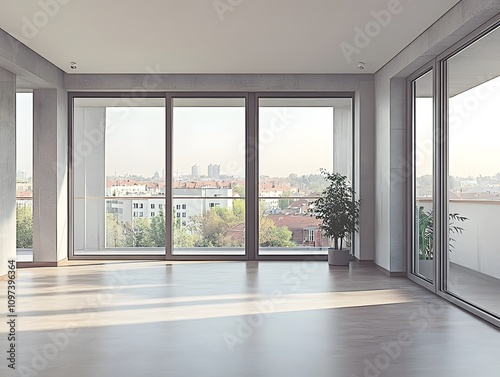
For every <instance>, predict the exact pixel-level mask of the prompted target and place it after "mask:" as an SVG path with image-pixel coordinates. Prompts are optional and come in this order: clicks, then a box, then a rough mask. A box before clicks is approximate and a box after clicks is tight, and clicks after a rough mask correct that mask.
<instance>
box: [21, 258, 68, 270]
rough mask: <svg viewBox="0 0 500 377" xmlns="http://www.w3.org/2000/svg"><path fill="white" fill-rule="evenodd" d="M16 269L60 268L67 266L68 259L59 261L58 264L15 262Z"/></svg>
mask: <svg viewBox="0 0 500 377" xmlns="http://www.w3.org/2000/svg"><path fill="white" fill-rule="evenodd" d="M16 265H17V268H37V267H61V266H67V265H68V258H64V259H61V260H60V261H59V262H17V263H16Z"/></svg>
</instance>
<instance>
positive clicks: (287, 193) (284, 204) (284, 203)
mask: <svg viewBox="0 0 500 377" xmlns="http://www.w3.org/2000/svg"><path fill="white" fill-rule="evenodd" d="M290 196H292V192H291V191H285V192H284V193H283V194H281V198H282V199H279V200H278V207H279V208H280V209H285V208H288V207H289V206H290V204H292V202H293V200H292V199H283V198H286V197H290Z"/></svg>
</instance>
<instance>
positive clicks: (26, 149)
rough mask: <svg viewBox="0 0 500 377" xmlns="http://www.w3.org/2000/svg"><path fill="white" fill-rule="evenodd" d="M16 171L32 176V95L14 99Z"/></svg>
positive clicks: (19, 94)
mask: <svg viewBox="0 0 500 377" xmlns="http://www.w3.org/2000/svg"><path fill="white" fill-rule="evenodd" d="M16 127H17V130H16V132H17V138H16V151H17V152H16V154H17V156H16V164H17V167H16V171H24V172H25V173H26V174H27V176H28V177H31V176H32V174H33V95H32V94H31V93H18V94H17V97H16Z"/></svg>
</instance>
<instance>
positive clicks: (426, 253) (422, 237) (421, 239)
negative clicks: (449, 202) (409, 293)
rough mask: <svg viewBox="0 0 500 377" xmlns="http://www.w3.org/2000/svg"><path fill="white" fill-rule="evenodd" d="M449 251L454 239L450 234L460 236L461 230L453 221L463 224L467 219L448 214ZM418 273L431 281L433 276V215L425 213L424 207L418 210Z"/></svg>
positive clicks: (430, 212)
mask: <svg viewBox="0 0 500 377" xmlns="http://www.w3.org/2000/svg"><path fill="white" fill-rule="evenodd" d="M448 220H449V223H448V227H449V228H448V232H449V235H450V238H449V250H450V251H451V250H452V249H453V248H454V245H453V242H454V241H455V239H454V238H453V237H452V236H451V235H452V234H461V233H462V232H463V230H464V229H463V228H462V227H460V226H458V225H455V221H460V222H464V221H467V220H468V218H467V217H464V216H460V215H459V214H458V213H450V214H449V217H448ZM417 226H418V258H419V261H418V273H419V274H421V275H423V276H425V277H428V278H430V279H432V276H433V275H434V262H433V260H434V214H433V210H432V209H431V210H429V211H426V210H425V209H424V207H422V206H420V207H419V208H418V224H417Z"/></svg>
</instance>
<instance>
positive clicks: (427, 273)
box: [417, 259, 434, 280]
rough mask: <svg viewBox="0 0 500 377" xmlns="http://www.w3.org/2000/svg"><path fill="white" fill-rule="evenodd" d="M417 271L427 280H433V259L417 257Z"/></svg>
mask: <svg viewBox="0 0 500 377" xmlns="http://www.w3.org/2000/svg"><path fill="white" fill-rule="evenodd" d="M417 272H418V274H420V275H422V276H424V277H426V278H427V279H429V280H434V261H433V260H432V259H419V260H418V270H417Z"/></svg>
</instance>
